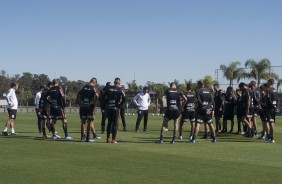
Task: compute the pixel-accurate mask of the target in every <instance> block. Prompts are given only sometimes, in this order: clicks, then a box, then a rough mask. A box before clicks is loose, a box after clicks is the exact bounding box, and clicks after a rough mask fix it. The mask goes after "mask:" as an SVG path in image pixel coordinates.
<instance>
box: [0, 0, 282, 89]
mask: <svg viewBox="0 0 282 184" xmlns="http://www.w3.org/2000/svg"><path fill="white" fill-rule="evenodd" d="M281 7H282V1H280V0H236V1H231V0H230V1H228V0H212V1H211V0H175V1H173V0H141V1H137V0H135V1H134V0H106V1H103V0H25V1H22V0H1V1H0V63H1V64H0V70H6V71H7V73H9V74H11V75H13V74H17V73H22V72H31V73H36V74H40V73H45V74H48V75H49V77H50V78H53V77H58V76H66V77H68V79H70V80H78V79H81V80H85V81H88V80H89V79H90V78H91V77H93V76H95V77H97V78H98V82H100V83H106V82H107V81H113V79H114V78H115V77H120V78H121V79H122V80H123V81H124V82H126V81H131V80H132V79H134V73H135V79H136V80H137V82H138V84H141V85H144V84H145V83H146V82H147V81H154V82H168V81H172V80H174V79H178V80H179V81H180V82H183V81H184V79H188V80H189V79H192V80H194V81H196V80H198V79H199V78H203V77H204V76H205V75H211V76H213V77H214V73H215V69H216V68H219V65H220V64H226V65H228V64H229V63H230V62H231V61H236V60H238V61H241V62H242V63H244V62H245V61H246V60H247V59H249V58H252V59H257V60H259V59H262V58H269V59H270V60H271V62H272V64H273V65H282V64H281V61H282V53H281V51H282V34H281V33H282V24H281V20H282V11H281ZM276 72H278V73H279V74H280V76H281V77H282V69H281V70H280V71H276ZM220 77H222V76H220Z"/></svg>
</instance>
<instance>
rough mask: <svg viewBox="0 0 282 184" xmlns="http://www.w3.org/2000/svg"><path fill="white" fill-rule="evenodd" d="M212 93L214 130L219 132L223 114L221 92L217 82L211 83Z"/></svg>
mask: <svg viewBox="0 0 282 184" xmlns="http://www.w3.org/2000/svg"><path fill="white" fill-rule="evenodd" d="M213 88H214V91H215V94H214V117H215V132H217V133H221V125H222V122H221V119H222V114H223V101H224V100H223V96H224V95H223V93H222V90H221V89H220V87H219V85H218V84H214V85H213Z"/></svg>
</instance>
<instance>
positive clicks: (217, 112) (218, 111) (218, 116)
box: [214, 109, 223, 118]
mask: <svg viewBox="0 0 282 184" xmlns="http://www.w3.org/2000/svg"><path fill="white" fill-rule="evenodd" d="M222 114H223V112H222V110H220V109H215V110H214V117H216V118H222Z"/></svg>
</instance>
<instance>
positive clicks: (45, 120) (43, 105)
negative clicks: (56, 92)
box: [39, 82, 52, 139]
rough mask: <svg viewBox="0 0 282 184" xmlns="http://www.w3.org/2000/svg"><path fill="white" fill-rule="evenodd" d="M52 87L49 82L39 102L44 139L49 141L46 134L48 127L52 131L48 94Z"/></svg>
mask: <svg viewBox="0 0 282 184" xmlns="http://www.w3.org/2000/svg"><path fill="white" fill-rule="evenodd" d="M51 87H52V82H48V84H47V86H46V87H45V88H44V89H43V91H42V93H41V98H40V101H39V111H40V116H41V120H42V121H41V127H42V133H43V138H45V139H47V138H48V135H47V134H46V126H47V128H48V130H49V132H50V131H51V129H50V105H49V104H48V103H47V100H46V94H47V93H48V91H49V89H50V88H51Z"/></svg>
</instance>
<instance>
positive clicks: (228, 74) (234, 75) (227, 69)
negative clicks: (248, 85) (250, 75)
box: [220, 61, 245, 86]
mask: <svg viewBox="0 0 282 184" xmlns="http://www.w3.org/2000/svg"><path fill="white" fill-rule="evenodd" d="M240 65H241V63H240V62H239V61H235V62H231V63H230V64H229V66H226V65H220V69H221V70H222V71H223V76H224V77H225V78H226V79H227V80H229V85H230V86H233V81H234V80H236V79H237V82H239V81H240V79H241V78H242V77H244V73H245V69H244V68H239V66H240Z"/></svg>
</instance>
